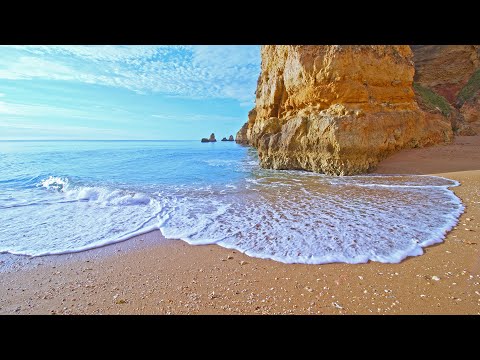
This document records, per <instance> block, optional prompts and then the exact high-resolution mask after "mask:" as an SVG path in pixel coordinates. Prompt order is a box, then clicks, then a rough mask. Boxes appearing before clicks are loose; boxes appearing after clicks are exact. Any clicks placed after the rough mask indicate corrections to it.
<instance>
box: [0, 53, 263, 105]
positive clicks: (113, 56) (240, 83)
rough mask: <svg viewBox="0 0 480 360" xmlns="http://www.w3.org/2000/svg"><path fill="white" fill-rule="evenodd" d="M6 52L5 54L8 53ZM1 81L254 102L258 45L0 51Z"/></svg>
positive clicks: (257, 69)
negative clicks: (69, 83) (52, 82)
mask: <svg viewBox="0 0 480 360" xmlns="http://www.w3.org/2000/svg"><path fill="white" fill-rule="evenodd" d="M7 48H8V51H7ZM2 50H3V52H5V53H8V55H9V56H0V58H3V59H2V60H0V79H6V80H29V79H46V80H56V81H74V82H81V83H87V84H98V85H103V86H110V87H116V88H124V89H128V90H131V91H135V92H137V93H162V94H165V95H169V96H176V97H177V96H178V97H186V98H190V99H233V100H235V101H238V103H239V104H240V103H241V104H242V106H245V105H244V104H246V103H248V102H253V100H254V91H255V86H256V80H257V77H258V73H259V69H260V53H259V51H260V50H259V47H258V46H209V45H208V46H207V45H205V46H13V47H12V46H10V47H6V46H2V47H0V55H1V54H2Z"/></svg>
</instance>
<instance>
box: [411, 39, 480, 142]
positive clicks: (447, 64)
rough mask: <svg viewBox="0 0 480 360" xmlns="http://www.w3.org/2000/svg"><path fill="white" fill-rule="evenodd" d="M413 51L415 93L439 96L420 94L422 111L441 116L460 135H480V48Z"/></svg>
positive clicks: (438, 47)
mask: <svg viewBox="0 0 480 360" xmlns="http://www.w3.org/2000/svg"><path fill="white" fill-rule="evenodd" d="M412 50H413V53H414V62H415V82H416V83H417V84H418V85H417V86H416V89H418V88H419V86H422V87H425V88H428V89H430V90H431V91H433V92H434V93H435V94H436V95H439V96H437V97H433V96H428V94H427V96H425V92H422V91H420V93H418V91H417V93H418V95H419V96H420V97H421V98H422V99H420V100H419V104H420V106H421V108H422V109H423V110H425V111H427V112H429V113H435V112H440V113H442V115H443V116H445V117H446V118H448V119H449V120H450V121H451V124H452V128H453V129H454V131H455V133H456V134H458V135H476V134H480V101H479V99H480V46H479V45H414V46H412ZM430 95H431V94H430Z"/></svg>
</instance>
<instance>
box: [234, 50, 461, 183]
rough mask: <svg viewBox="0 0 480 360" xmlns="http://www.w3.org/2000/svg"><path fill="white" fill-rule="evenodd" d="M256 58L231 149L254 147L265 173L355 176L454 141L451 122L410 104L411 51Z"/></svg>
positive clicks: (285, 53)
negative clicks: (246, 108) (256, 72)
mask: <svg viewBox="0 0 480 360" xmlns="http://www.w3.org/2000/svg"><path fill="white" fill-rule="evenodd" d="M261 56H262V65H261V73H260V76H259V79H258V82H257V91H256V101H255V108H254V109H253V110H252V111H250V113H249V114H248V122H247V123H246V124H245V125H244V126H243V127H242V129H240V131H239V132H238V133H237V136H236V141H237V142H239V143H248V144H250V145H253V146H255V147H257V149H258V154H259V158H260V164H261V166H262V167H265V168H273V169H305V170H312V171H315V172H323V173H326V174H332V175H352V174H358V173H363V172H367V171H369V170H372V169H373V168H374V167H375V166H376V165H377V163H378V162H379V161H380V160H382V159H384V158H385V157H387V156H388V155H390V154H392V153H393V152H395V151H397V150H399V149H402V148H409V147H418V146H424V145H430V144H436V143H441V142H448V141H450V140H451V138H452V129H451V125H450V122H449V121H448V120H446V119H445V118H444V117H442V116H427V115H426V114H425V113H424V112H423V111H422V110H420V108H419V107H418V105H417V103H416V101H415V98H414V96H415V94H414V92H413V89H412V83H413V76H414V67H413V62H412V51H411V50H410V47H409V46H380V45H379V46H369V45H355V46H346V45H335V46H311V45H310V46H304V45H288V46H287V45H282V46H275V45H267V46H262V50H261Z"/></svg>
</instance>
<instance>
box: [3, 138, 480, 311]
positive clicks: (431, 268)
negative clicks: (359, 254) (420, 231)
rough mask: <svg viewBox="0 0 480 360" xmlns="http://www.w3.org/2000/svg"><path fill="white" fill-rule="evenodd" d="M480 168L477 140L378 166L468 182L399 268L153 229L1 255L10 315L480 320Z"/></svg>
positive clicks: (5, 300) (389, 170)
mask: <svg viewBox="0 0 480 360" xmlns="http://www.w3.org/2000/svg"><path fill="white" fill-rule="evenodd" d="M479 164H480V136H471V137H457V138H456V139H455V140H454V142H453V143H452V144H450V145H441V146H435V147H428V148H422V149H411V150H404V151H401V152H399V153H397V154H394V155H393V156H391V157H389V158H388V159H386V160H385V161H383V162H382V163H381V164H380V165H379V167H378V168H377V170H376V171H375V173H379V174H407V173H409V174H425V175H427V174H428V175H436V176H442V177H446V178H449V179H452V180H456V181H459V182H460V184H461V185H460V186H458V187H452V188H450V189H451V190H452V191H453V192H454V193H455V194H456V195H457V196H458V197H459V198H460V199H461V200H462V202H463V204H464V206H465V211H464V213H463V214H462V215H461V217H460V221H459V223H458V224H457V226H456V227H455V228H454V229H453V230H452V231H451V232H449V233H448V235H447V236H446V238H445V239H444V242H442V243H440V244H438V245H434V246H430V247H427V248H425V249H424V252H425V253H424V254H423V255H421V256H417V257H409V258H407V259H405V260H404V261H402V262H401V263H399V264H382V263H376V262H369V263H366V264H356V265H351V264H343V263H334V264H324V265H305V264H284V263H279V262H275V261H273V260H265V259H258V258H251V257H248V256H246V255H244V254H242V253H240V252H239V251H235V250H229V249H225V248H222V247H220V246H216V245H197V246H193V245H188V244H187V243H185V242H184V241H181V240H166V239H165V238H163V236H162V235H161V233H160V231H153V232H150V233H147V234H143V235H139V236H136V237H133V238H130V239H128V240H126V241H122V242H119V243H116V244H111V245H108V246H104V247H100V248H96V249H92V250H87V251H83V252H79V253H71V254H63V255H50V256H43V257H35V258H31V257H26V256H16V255H9V254H1V255H0V295H1V296H0V314H372V313H373V314H480V257H479V255H480V254H479V249H480V245H479V244H480V235H479V232H480V226H479V224H480V210H479V206H478V204H480V165H479ZM466 229H468V230H466Z"/></svg>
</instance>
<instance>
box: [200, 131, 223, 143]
mask: <svg viewBox="0 0 480 360" xmlns="http://www.w3.org/2000/svg"><path fill="white" fill-rule="evenodd" d="M201 141H202V143H204V142H216V141H217V139H215V134H214V133H212V134H211V135H210V138H209V139H207V138H202V140H201ZM222 141H223V140H222Z"/></svg>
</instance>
